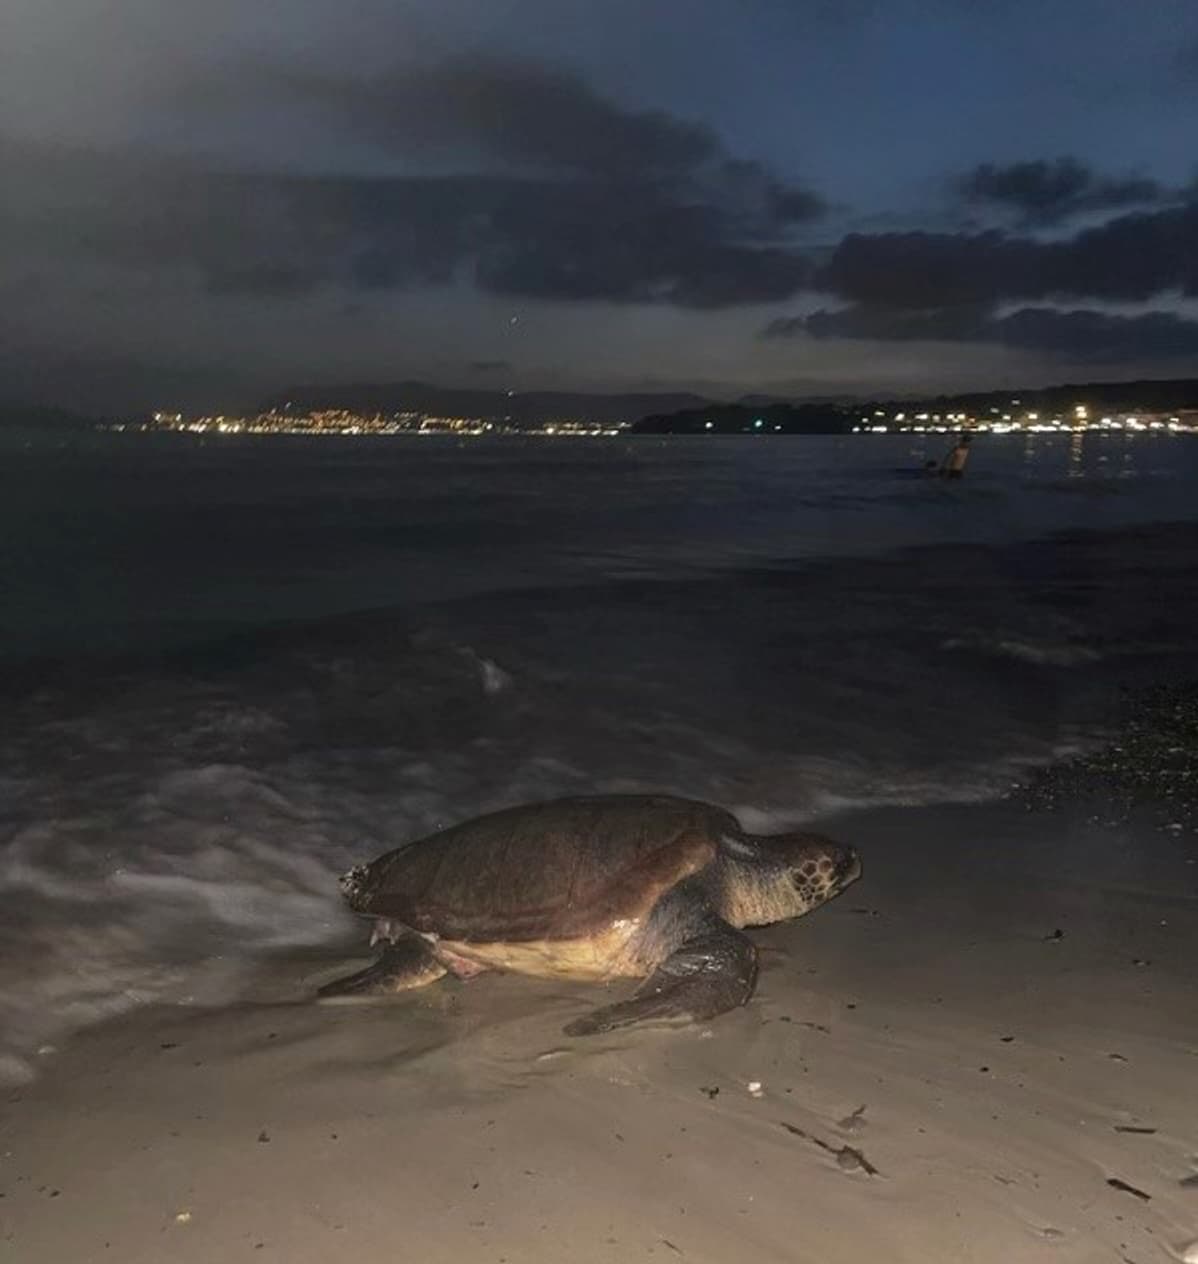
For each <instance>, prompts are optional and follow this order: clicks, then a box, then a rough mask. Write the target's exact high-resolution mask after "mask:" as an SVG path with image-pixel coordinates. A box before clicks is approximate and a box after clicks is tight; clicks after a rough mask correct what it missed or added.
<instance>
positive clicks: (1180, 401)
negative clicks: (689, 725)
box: [0, 378, 1198, 438]
mask: <svg viewBox="0 0 1198 1264" xmlns="http://www.w3.org/2000/svg"><path fill="white" fill-rule="evenodd" d="M650 410H651V411H650ZM0 427H4V428H5V429H9V430H11V429H25V430H30V431H35V432H39V433H59V434H65V433H78V432H86V431H117V432H132V433H168V432H178V433H184V434H199V435H208V434H211V435H221V434H225V435H259V436H269V435H298V436H304V435H308V436H341V437H357V436H398V435H430V434H434V435H436V434H441V435H458V436H472V437H480V436H500V435H525V436H529V435H544V436H553V437H608V438H611V437H617V436H620V435H659V436H687V435H690V436H702V435H709V436H710V435H725V436H728V435H767V434H768V435H796V434H800V435H839V434H853V433H870V434H874V433H883V434H885V433H891V432H899V433H905V432H923V431H931V432H934V433H948V432H955V431H960V430H975V431H989V432H994V433H1004V432H1009V431H1022V430H1031V431H1069V432H1077V431H1090V430H1117V431H1118V430H1122V431H1150V430H1164V431H1171V432H1175V433H1195V432H1198V379H1190V378H1183V379H1165V380H1143V381H1133V382H1089V383H1076V384H1064V385H1059V386H1050V387H1036V388H1028V389H1013V390H1003V391H982V392H969V393H964V394H957V395H929V396H925V397H922V398H919V397H910V398H891V399H879V400H871V401H862V400H843V399H840V400H837V399H831V400H822V399H821V400H801V399H800V400H787V399H780V398H775V397H770V396H765V395H749V396H745V397H743V398H742V399H740V400H738V401H734V402H727V401H724V402H719V401H714V400H705V399H703V398H702V397H701V396H698V395H691V394H685V393H675V394H618V395H600V394H583V393H564V392H526V393H525V392H521V393H515V392H499V391H475V390H465V391H463V390H456V389H453V388H441V387H437V386H432V385H429V384H427V383H421V382H405V383H396V384H393V385H378V386H362V385H350V386H345V387H336V386H328V387H320V388H308V389H302V390H296V391H292V392H284V393H283V394H281V395H279V396H277V397H275V398H274V399H272V400H269V401H267V402H266V403H264V404H262V405H260V406H257V407H254V408H250V409H246V410H244V411H228V412H224V413H185V412H182V411H175V410H172V409H159V410H156V411H154V412H152V413H150V414H149V415H142V416H126V417H115V418H114V417H88V416H84V415H82V414H80V413H77V412H71V411H67V410H65V409H58V408H47V407H27V406H23V405H15V404H14V405H9V406H0Z"/></svg>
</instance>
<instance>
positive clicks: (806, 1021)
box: [0, 807, 1198, 1264]
mask: <svg viewBox="0 0 1198 1264" xmlns="http://www.w3.org/2000/svg"><path fill="white" fill-rule="evenodd" d="M822 824H823V826H824V828H826V829H829V830H835V832H836V833H837V835H839V836H840V837H843V838H845V839H848V840H851V841H853V842H855V843H857V844H858V845H859V846H860V848H861V850H862V853H863V855H864V858H865V864H866V875H865V877H864V878H863V879H862V881H861V882H860V883H858V884H857V885H856V886H855V887H853V888H851V889H850V890H849V891H848V892H847V893H846V894H845V895H844V896H843V897H842V898H841V899H839V900H837V901H835V902H834V903H833V904H831V905H829V906H827V907H826V908H824V909H822V910H819V911H817V912H816V913H815V914H813V915H811V916H810V917H808V918H806V919H803V920H801V921H798V922H794V923H791V924H788V925H784V926H779V927H775V928H771V929H768V930H765V931H761V932H756V938H757V941H758V943H759V944H760V945H761V947H762V949H763V953H762V957H763V971H762V978H761V984H760V987H759V990H758V994H757V996H756V998H755V999H754V1000H753V1001H752V1002H751V1003H750V1005H748V1006H747V1007H746V1008H745V1009H743V1010H740V1011H737V1012H735V1013H733V1014H730V1015H727V1016H725V1017H724V1018H722V1019H720V1020H718V1021H716V1022H713V1023H711V1024H709V1025H705V1026H699V1027H693V1028H688V1029H683V1030H661V1031H634V1032H625V1033H620V1034H618V1035H613V1036H608V1037H602V1038H597V1039H592V1040H587V1041H581V1042H580V1041H569V1040H567V1039H565V1038H564V1037H562V1036H561V1035H560V1027H561V1025H562V1023H563V1022H564V1021H566V1020H568V1019H569V1018H570V1017H572V1016H574V1015H575V1014H577V1013H578V1012H580V1011H581V1010H582V1009H583V1008H584V1007H586V1006H588V1005H589V1004H591V1003H592V1002H593V1001H595V1000H596V999H599V998H597V997H596V989H595V988H594V987H592V986H588V985H582V984H579V985H576V986H570V987H563V986H559V985H553V984H547V983H543V982H537V981H533V980H527V979H521V978H515V977H505V976H486V977H483V978H480V979H478V980H476V981H474V982H472V983H470V984H459V983H454V982H449V983H442V984H440V985H437V986H435V987H432V988H429V989H426V990H424V991H420V992H416V993H412V994H409V995H408V996H406V997H403V998H400V999H397V1000H392V1001H388V1002H383V1003H378V1002H375V1003H371V1004H365V1005H349V1006H347V1005H340V1006H319V1005H315V1004H312V1003H310V1001H309V1000H308V999H307V998H308V994H309V990H310V988H311V987H312V985H313V984H314V983H316V982H319V981H323V980H324V978H326V977H328V976H329V975H330V974H332V973H334V972H335V971H336V970H337V969H339V968H341V967H342V966H343V965H344V963H345V962H344V959H343V958H342V957H341V956H340V955H337V954H336V953H334V954H333V955H332V956H330V955H329V954H327V953H322V954H320V955H316V954H314V953H309V954H308V955H306V956H304V957H295V956H289V957H286V958H277V959H275V960H273V961H272V962H270V963H268V964H267V966H266V967H265V968H264V970H263V973H262V975H261V977H260V978H259V980H258V981H257V983H256V985H255V994H254V996H253V998H252V999H251V1000H249V1001H247V1002H244V1003H242V1004H239V1005H237V1006H235V1007H230V1008H224V1009H218V1010H209V1009H196V1008H188V1007H183V1006H173V1007H169V1008H168V1007H159V1008H151V1009H145V1010H141V1011H139V1012H136V1013H134V1014H132V1015H128V1016H126V1017H124V1018H122V1019H120V1020H119V1021H114V1022H112V1023H110V1024H108V1025H106V1026H102V1027H96V1028H92V1029H91V1030H89V1031H86V1032H84V1033H82V1034H81V1035H78V1036H76V1037H74V1038H72V1039H70V1040H68V1041H65V1042H64V1043H63V1045H62V1047H61V1048H58V1049H55V1050H53V1051H50V1050H47V1051H44V1052H43V1054H42V1056H41V1057H40V1058H39V1071H40V1074H39V1075H38V1077H37V1079H36V1080H35V1081H34V1082H33V1083H32V1084H29V1085H26V1086H23V1087H21V1088H18V1089H11V1090H8V1091H7V1093H6V1096H5V1098H4V1101H3V1109H2V1113H0V1128H2V1133H3V1138H4V1141H3V1160H2V1164H3V1165H2V1167H0V1193H2V1194H3V1197H2V1199H0V1223H2V1224H3V1233H2V1239H0V1240H2V1254H3V1256H4V1258H5V1259H12V1260H14V1261H22V1262H25V1261H29V1262H30V1264H33V1262H35V1261H37V1262H41V1261H58V1260H68V1259H69V1260H73V1261H78V1262H83V1261H93V1260H95V1261H100V1260H122V1261H129V1262H130V1264H133V1262H135V1261H138V1262H141V1261H145V1262H147V1264H148V1262H150V1261H155V1262H156V1261H167V1260H170V1261H180V1262H191V1261H197V1262H198V1261H209V1260H216V1259H221V1260H237V1259H247V1260H269V1259H276V1260H280V1261H288V1262H294V1264H307V1262H309V1261H311V1262H315V1261H327V1260H330V1259H343V1258H344V1259H353V1260H356V1261H376V1260H377V1261H382V1260H421V1261H427V1262H428V1264H440V1262H441V1261H445V1262H447V1264H448V1262H450V1261H466V1260H471V1261H473V1260H480V1261H481V1260H490V1261H510V1262H511V1264H515V1262H516V1261H522V1260H528V1261H545V1262H546V1264H549V1262H550V1261H565V1260H570V1261H574V1260H577V1261H592V1260H594V1261H609V1260H631V1259H641V1258H649V1257H656V1258H657V1259H660V1260H694V1261H712V1262H719V1264H722V1262H724V1261H731V1260H737V1259H743V1258H750V1257H751V1258H754V1259H758V1260H788V1261H811V1262H812V1264H839V1262H841V1261H845V1262H846V1264H847V1262H849V1261H853V1262H854V1264H858V1262H859V1261H862V1260H867V1259H885V1260H893V1261H910V1262H911V1264H931V1262H933V1261H935V1262H939V1261H946V1262H947V1261H954V1262H957V1261H960V1262H962V1264H964V1262H966V1261H973V1262H977V1264H998V1262H999V1261H1004V1262H1005V1261H1012V1260H1026V1261H1031V1262H1034V1261H1041V1260H1043V1261H1053V1262H1054V1264H1063V1262H1069V1264H1091V1262H1097V1261H1106V1260H1110V1261H1132V1262H1133V1264H1149V1262H1151V1261H1157V1260H1166V1259H1170V1258H1179V1256H1180V1253H1181V1251H1183V1250H1184V1248H1185V1247H1186V1246H1187V1245H1189V1243H1191V1242H1192V1241H1193V1240H1194V1239H1195V1238H1198V1094H1195V1093H1194V1091H1193V1089H1194V1084H1195V1081H1196V1079H1198V1019H1196V1018H1195V1015H1196V1014H1198V986H1196V984H1195V982H1194V972H1193V962H1194V960H1195V959H1196V953H1195V950H1196V948H1198V919H1196V918H1195V917H1194V912H1195V902H1196V898H1198V868H1196V867H1195V865H1194V859H1195V857H1194V852H1193V844H1192V842H1188V843H1187V842H1185V841H1182V840H1181V839H1177V838H1170V837H1169V836H1168V835H1165V834H1159V833H1151V832H1145V831H1141V832H1136V831H1135V830H1134V829H1131V828H1124V829H1121V830H1110V829H1104V828H1101V827H1098V826H1093V825H1086V824H1084V823H1081V822H1075V823H1073V824H1069V823H1067V822H1066V821H1065V820H1064V819H1063V818H1060V817H1045V816H1038V815H1028V814H1025V813H1022V812H1017V811H1014V810H1013V809H1009V808H996V807H985V808H948V809H906V810H904V809H887V810H883V811H874V812H870V813H862V814H857V815H855V816H845V817H843V818H841V819H833V820H831V821H827V822H823V823H822ZM358 951H359V946H358V945H355V944H347V945H346V947H345V956H346V958H348V957H349V956H352V955H356V954H357V953H358Z"/></svg>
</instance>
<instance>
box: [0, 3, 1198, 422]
mask: <svg viewBox="0 0 1198 1264" xmlns="http://www.w3.org/2000/svg"><path fill="white" fill-rule="evenodd" d="M1195 137H1198V5H1195V4H1194V0H1152V2H1151V3H1150V4H1144V5H1135V4H1131V3H1128V2H1127V0H968V2H965V0H409V2H407V3H403V2H401V0H336V3H334V2H333V0H254V3H246V2H245V0H237V2H236V3H233V2H231V0H205V3H203V4H198V3H197V4H186V3H182V2H181V0H53V3H49V2H48V0H4V4H3V7H2V9H0V171H2V173H3V178H2V182H0V398H9V399H14V398H25V399H37V400H39V401H44V402H58V403H63V404H67V405H70V406H75V407H80V406H91V407H97V408H125V407H145V406H153V405H164V406H165V405H169V404H176V405H178V406H180V407H193V406H200V405H207V404H210V403H235V402H238V401H242V400H245V399H247V398H250V399H252V398H254V396H255V395H256V394H258V393H260V392H262V391H270V390H273V389H275V388H277V387H281V386H284V385H287V384H291V383H299V382H317V381H344V380H388V379H399V378H404V377H421V378H425V379H430V380H434V381H440V382H443V383H446V384H449V383H453V384H460V385H475V386H490V387H497V388H499V387H502V388H504V389H516V390H520V389H532V388H537V387H546V386H552V387H578V388H598V389H624V388H629V387H637V388H642V387H654V386H656V387H662V388H667V387H668V388H673V387H678V386H685V387H689V388H695V389H700V390H708V391H712V392H720V393H736V392H738V391H741V390H749V389H753V390H760V389H772V390H779V391H787V392H793V393H823V392H829V391H863V392H869V391H879V392H885V391H892V390H894V391H900V390H901V391H909V390H917V389H925V388H944V389H959V388H964V387H970V386H978V387H986V386H997V385H1004V384H1005V385H1015V384H1035V383H1047V382H1051V381H1060V380H1078V379H1079V378H1088V379H1095V378H1118V377H1129V376H1156V377H1165V376H1176V375H1195V376H1198V301H1195V300H1196V298H1198V184H1196V183H1195V177H1196V175H1198V146H1196V144H1195V140H1194V138H1195Z"/></svg>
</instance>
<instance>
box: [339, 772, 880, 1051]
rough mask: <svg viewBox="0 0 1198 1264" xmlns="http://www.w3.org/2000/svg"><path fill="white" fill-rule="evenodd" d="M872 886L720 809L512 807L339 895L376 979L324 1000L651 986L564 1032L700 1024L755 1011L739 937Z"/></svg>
mask: <svg viewBox="0 0 1198 1264" xmlns="http://www.w3.org/2000/svg"><path fill="white" fill-rule="evenodd" d="M860 873H861V863H860V861H859V860H858V858H857V854H856V852H855V851H853V849H852V848H851V847H845V846H843V845H841V844H839V843H834V842H831V841H830V840H829V839H826V838H823V837H821V836H820V835H818V834H806V833H789V834H773V835H754V834H748V833H746V832H745V831H744V830H743V829H741V827H740V825H739V824H738V823H737V821H736V818H735V817H733V816H732V815H731V813H729V812H726V811H724V810H723V809H722V808H718V807H714V806H712V805H711V804H709V803H700V802H697V801H694V800H688V799H678V798H668V797H664V796H648V795H600V796H594V797H591V798H573V799H558V800H555V801H551V802H547V803H533V804H526V805H523V806H520V807H514V808H507V809H505V810H503V811H500V812H494V813H492V814H490V815H488V816H483V817H479V818H477V819H476V820H472V821H467V822H465V823H464V824H461V825H455V826H453V827H452V828H450V829H446V830H442V831H441V832H439V833H436V834H431V835H429V836H428V837H426V838H422V839H418V840H417V841H416V842H413V843H410V844H408V845H407V846H406V847H401V848H399V849H398V850H396V851H391V852H388V853H387V854H386V855H385V856H380V857H379V858H378V859H377V860H375V861H373V862H372V863H371V864H368V865H359V866H358V867H356V868H354V869H351V870H350V871H349V872H348V873H347V874H345V875H344V876H343V877H342V879H341V889H342V891H343V892H344V894H345V898H346V899H347V901H348V902H349V906H350V907H351V908H352V909H353V910H354V912H355V913H359V914H361V915H363V916H365V917H370V918H373V919H374V921H375V929H374V934H373V936H372V938H371V945H372V946H373V945H375V944H377V943H380V942H381V943H382V944H383V945H384V946H383V948H382V951H381V952H380V954H379V956H378V958H377V960H376V961H375V962H374V964H373V965H370V966H368V967H367V968H366V969H365V970H361V971H359V972H358V973H356V974H352V975H350V976H349V977H347V978H344V979H338V980H336V981H334V982H332V983H329V984H326V985H325V986H324V987H322V988H321V989H320V995H321V996H322V997H349V996H362V995H381V994H386V993H391V992H400V991H404V990H405V989H408V988H415V987H422V986H423V985H424V984H426V983H432V982H434V981H435V980H436V979H439V978H441V977H442V976H443V975H445V974H446V973H449V972H452V973H453V974H455V975H457V976H458V977H459V978H468V977H470V976H472V975H475V974H477V973H479V972H480V971H482V970H510V971H515V972H517V973H520V974H532V975H540V976H548V977H554V978H588V979H602V980H607V979H612V978H617V977H620V976H628V977H633V978H642V979H644V982H643V983H642V984H641V985H640V987H638V988H637V990H636V991H635V992H634V993H633V995H632V996H631V998H630V999H628V1000H625V1001H620V1002H618V1003H617V1004H615V1005H606V1006H604V1007H603V1008H602V1009H597V1010H595V1011H594V1012H593V1013H591V1014H587V1015H585V1016H584V1017H582V1018H579V1019H577V1020H576V1021H575V1022H572V1023H570V1024H569V1025H568V1026H567V1027H566V1028H565V1031H566V1034H567V1035H570V1036H581V1035H588V1034H591V1033H594V1032H601V1031H608V1030H610V1029H612V1028H614V1027H623V1026H626V1025H628V1024H630V1023H637V1022H644V1021H650V1020H671V1019H673V1020H678V1019H690V1020H693V1021H702V1020H705V1019H708V1018H712V1017H714V1016H715V1015H716V1014H720V1013H723V1012H724V1011H725V1010H729V1009H733V1008H734V1007H735V1006H737V1005H743V1004H744V1003H745V1002H746V1001H747V1000H748V999H749V997H750V996H751V995H752V994H753V987H754V984H755V983H756V981H757V950H756V948H755V947H754V946H753V944H752V942H751V941H750V940H749V939H748V938H747V937H746V936H744V935H742V934H741V933H740V928H741V927H744V926H763V925H766V924H768V923H770V922H780V921H784V920H785V919H787V918H791V917H799V916H801V915H802V914H803V913H806V912H808V911H809V910H811V909H813V908H815V907H816V906H817V905H819V904H822V903H823V902H824V901H825V900H828V899H831V897H832V896H834V895H836V894H837V893H838V892H840V891H841V890H843V889H844V887H845V886H847V885H848V884H849V883H850V882H852V881H853V880H854V879H855V878H857V877H858V876H859V875H860Z"/></svg>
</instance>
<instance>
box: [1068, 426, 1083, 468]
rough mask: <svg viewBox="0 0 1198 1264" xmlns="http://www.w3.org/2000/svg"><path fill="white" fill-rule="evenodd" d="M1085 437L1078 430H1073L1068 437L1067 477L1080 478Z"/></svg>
mask: <svg viewBox="0 0 1198 1264" xmlns="http://www.w3.org/2000/svg"><path fill="white" fill-rule="evenodd" d="M1085 442H1086V436H1085V434H1084V433H1083V432H1082V431H1080V430H1075V431H1074V432H1073V433H1072V434H1071V435H1070V436H1069V477H1070V478H1081V476H1082V448H1083V446H1084V445H1085Z"/></svg>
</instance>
